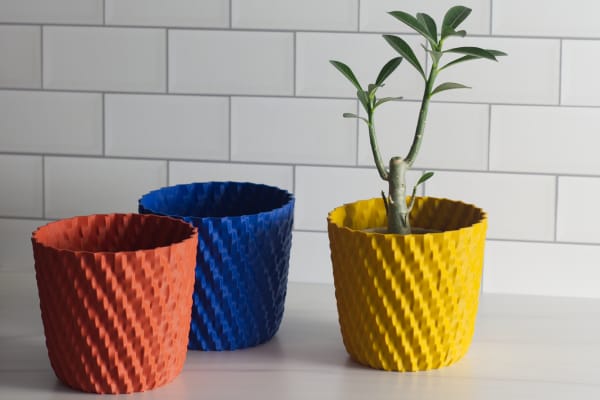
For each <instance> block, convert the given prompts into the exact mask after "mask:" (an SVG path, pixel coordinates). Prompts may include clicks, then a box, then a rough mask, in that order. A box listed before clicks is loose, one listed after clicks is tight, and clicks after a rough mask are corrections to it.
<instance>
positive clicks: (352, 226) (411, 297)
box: [328, 6, 506, 371]
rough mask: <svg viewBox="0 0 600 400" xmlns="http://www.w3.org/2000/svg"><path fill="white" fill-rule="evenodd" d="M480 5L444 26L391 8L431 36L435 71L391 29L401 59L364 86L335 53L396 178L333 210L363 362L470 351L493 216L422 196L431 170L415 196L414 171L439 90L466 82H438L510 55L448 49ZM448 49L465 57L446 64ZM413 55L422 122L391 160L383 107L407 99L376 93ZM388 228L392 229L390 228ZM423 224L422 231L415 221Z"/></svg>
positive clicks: (333, 242)
mask: <svg viewBox="0 0 600 400" xmlns="http://www.w3.org/2000/svg"><path fill="white" fill-rule="evenodd" d="M470 13H471V10H470V9H469V8H467V7H463V6H455V7H452V8H450V9H449V10H448V11H447V12H446V14H445V16H444V18H443V22H442V24H441V27H440V30H439V32H438V27H437V24H436V23H435V21H434V20H433V19H432V18H431V17H430V16H429V15H427V14H424V13H418V14H417V15H416V16H412V15H410V14H407V13H405V12H402V11H393V12H390V13H389V14H390V15H391V16H393V17H394V18H396V19H398V20H399V21H400V22H402V23H404V24H406V25H408V26H409V27H410V28H412V29H413V30H415V31H416V32H417V33H419V34H420V35H421V36H422V37H423V38H424V39H425V41H426V46H423V47H424V48H425V51H426V53H427V55H428V57H429V60H430V65H431V67H430V69H429V72H428V73H427V72H425V69H424V68H423V66H422V65H421V63H420V62H419V59H418V58H417V56H416V55H415V52H414V50H413V49H412V48H411V47H410V46H409V45H408V43H407V42H406V41H405V40H403V39H402V38H401V37H398V36H394V35H383V38H384V39H385V40H386V41H387V43H389V44H390V46H391V47H392V48H393V49H394V50H396V51H397V52H398V53H399V55H400V57H396V58H393V59H391V60H390V61H388V62H387V63H386V64H385V65H384V66H383V67H382V69H381V72H380V73H379V75H378V76H377V78H376V79H375V82H374V83H372V84H369V85H368V86H367V87H366V88H363V87H362V86H361V84H360V83H359V81H358V79H357V78H356V76H355V75H354V73H353V72H352V70H351V68H350V67H348V66H347V65H346V64H344V63H342V62H340V61H334V60H332V61H331V63H332V64H333V66H334V67H335V68H336V69H337V70H338V71H340V72H341V73H342V74H343V75H344V76H345V77H346V78H347V79H348V80H349V81H350V82H351V83H352V85H354V87H355V88H356V89H357V98H358V101H359V102H360V104H361V105H362V107H363V108H364V111H365V114H366V117H362V116H359V115H356V114H351V113H346V114H344V115H343V116H344V117H346V118H359V119H361V120H363V121H364V122H365V123H366V124H367V127H368V130H369V140H370V144H371V149H372V153H373V158H374V161H375V165H376V167H377V171H378V173H379V176H380V177H381V178H382V179H383V180H384V181H386V182H387V183H388V185H389V191H388V193H387V194H385V193H384V192H382V198H376V199H371V200H363V201H358V202H355V203H351V204H346V205H344V206H342V207H338V208H336V209H334V210H333V211H331V212H330V213H329V215H328V233H329V239H330V247H331V259H332V264H333V274H334V282H335V287H336V299H337V305H338V314H339V320H340V327H341V331H342V336H343V340H344V345H345V347H346V350H347V351H348V353H349V354H350V355H351V356H352V358H354V359H355V360H356V361H358V362H360V363H363V364H366V365H369V366H371V367H374V368H380V369H385V370H398V371H415V370H426V369H432V368H439V367H441V366H445V365H449V364H451V363H453V362H455V361H457V360H458V359H460V358H461V357H462V356H463V355H464V354H465V353H466V351H467V349H468V347H469V344H470V341H471V338H472V334H473V329H474V324H475V315H476V313H477V306H478V297H479V287H480V280H481V273H482V267H483V250H484V243H485V231H486V228H487V216H486V214H485V212H483V211H482V210H481V209H479V208H477V207H476V206H474V205H470V204H465V203H462V202H459V201H452V200H448V199H436V198H427V197H424V198H420V197H417V196H416V189H417V186H418V185H420V184H422V183H423V182H425V181H426V180H427V179H429V178H431V176H432V175H433V173H432V172H427V173H424V174H423V175H422V176H421V178H420V179H419V180H418V182H417V184H416V185H415V187H414V188H413V189H412V192H411V194H410V196H407V189H406V173H407V171H408V170H409V169H410V168H411V167H412V166H413V164H414V162H415V159H416V157H417V155H418V153H419V149H420V147H421V143H422V140H423V137H424V134H425V122H426V119H427V113H428V108H429V103H430V101H431V99H432V97H433V96H435V95H436V94H438V93H440V92H443V91H446V90H451V89H463V88H467V86H465V85H463V84H460V83H455V82H444V83H441V84H438V83H437V79H438V75H441V73H442V72H443V71H444V70H445V69H446V68H450V67H454V66H455V65H457V64H459V63H462V62H467V61H471V60H477V59H488V60H494V61H496V57H498V56H503V55H506V54H505V53H503V52H501V51H497V50H490V49H483V48H479V47H453V48H446V47H445V44H446V40H447V39H449V38H451V37H464V36H465V35H466V32H465V31H464V30H458V27H459V25H460V24H461V23H462V22H463V21H464V20H465V19H466V18H467V17H468V16H469V14H470ZM447 55H458V58H455V59H452V60H450V61H446V62H445V63H444V62H443V59H444V57H445V56H447ZM403 59H404V60H406V61H407V62H408V63H409V64H410V65H411V66H412V67H413V68H415V69H416V70H417V72H418V73H419V75H420V76H421V77H422V78H423V80H424V86H425V87H424V91H423V97H422V100H421V108H420V111H419V115H418V119H417V124H416V129H415V134H414V138H413V141H412V145H411V147H410V149H409V151H408V153H407V155H406V156H404V157H400V156H395V157H392V158H391V160H390V161H389V163H388V166H387V167H386V165H385V164H384V162H383V160H382V158H381V155H380V152H379V147H378V143H377V136H376V131H375V118H374V115H375V110H376V109H377V108H378V107H380V106H381V105H382V104H384V103H387V102H389V101H395V100H399V99H400V98H398V97H385V98H380V99H379V98H377V96H376V94H377V90H378V89H379V88H380V87H382V86H383V85H384V83H385V81H386V79H387V78H388V77H389V76H390V75H391V74H392V73H393V72H394V71H395V70H396V69H397V67H398V66H399V65H400V63H401V62H402V60H403ZM382 226H383V227H382ZM412 226H418V227H419V230H416V229H415V228H412Z"/></svg>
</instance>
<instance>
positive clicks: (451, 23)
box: [442, 6, 471, 39]
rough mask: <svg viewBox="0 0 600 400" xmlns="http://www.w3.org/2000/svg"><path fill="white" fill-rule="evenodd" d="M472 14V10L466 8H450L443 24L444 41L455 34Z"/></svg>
mask: <svg viewBox="0 0 600 400" xmlns="http://www.w3.org/2000/svg"><path fill="white" fill-rule="evenodd" d="M469 14H471V9H470V8H467V7H464V6H454V7H452V8H450V9H449V10H448V11H447V12H446V15H445V16H444V21H443V22H442V39H444V38H446V37H447V36H451V35H452V34H453V33H455V31H456V28H457V27H458V26H459V25H460V24H461V23H462V22H463V21H464V20H465V19H466V18H467V17H468V16H469Z"/></svg>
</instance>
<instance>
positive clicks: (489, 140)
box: [487, 104, 492, 171]
mask: <svg viewBox="0 0 600 400" xmlns="http://www.w3.org/2000/svg"><path fill="white" fill-rule="evenodd" d="M487 139H488V140H487V170H488V171H490V170H491V165H492V161H491V158H492V157H491V155H492V105H491V104H489V105H488V132H487Z"/></svg>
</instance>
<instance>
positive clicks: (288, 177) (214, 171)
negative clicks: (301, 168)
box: [169, 161, 294, 192]
mask: <svg viewBox="0 0 600 400" xmlns="http://www.w3.org/2000/svg"><path fill="white" fill-rule="evenodd" d="M207 181H237V182H254V183H263V184H265V185H271V186H277V187H279V188H281V189H285V190H287V191H289V192H293V191H294V171H293V167H291V166H287V165H286V166H281V165H260V164H231V163H206V162H184V161H173V162H171V163H169V184H170V185H177V184H180V183H190V182H207Z"/></svg>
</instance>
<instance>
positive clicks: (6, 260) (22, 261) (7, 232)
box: [0, 218, 46, 272]
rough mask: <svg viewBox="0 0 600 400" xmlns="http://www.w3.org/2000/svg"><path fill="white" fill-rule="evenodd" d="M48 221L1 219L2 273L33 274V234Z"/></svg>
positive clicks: (0, 253)
mask: <svg viewBox="0 0 600 400" xmlns="http://www.w3.org/2000/svg"><path fill="white" fill-rule="evenodd" d="M45 224H46V221H43V220H31V219H5V218H4V219H3V218H0V271H22V272H33V270H34V269H33V250H32V248H31V234H32V232H33V231H34V230H36V229H37V228H38V227H39V226H42V225H45Z"/></svg>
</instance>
